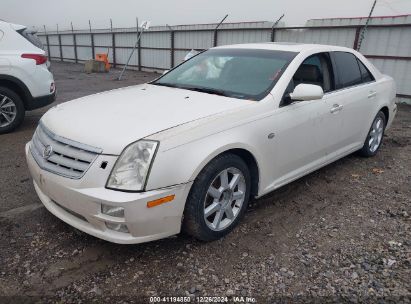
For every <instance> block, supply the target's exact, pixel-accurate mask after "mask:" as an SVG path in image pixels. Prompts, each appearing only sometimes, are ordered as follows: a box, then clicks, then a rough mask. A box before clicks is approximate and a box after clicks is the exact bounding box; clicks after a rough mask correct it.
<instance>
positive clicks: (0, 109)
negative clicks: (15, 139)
mask: <svg viewBox="0 0 411 304" xmlns="http://www.w3.org/2000/svg"><path fill="white" fill-rule="evenodd" d="M7 105H10V106H7ZM24 115H25V109H24V104H23V101H22V100H21V98H20V96H19V95H17V94H16V93H15V92H14V91H12V90H10V89H9V88H6V87H2V86H0V134H5V133H9V132H11V131H13V130H15V129H16V128H17V127H18V126H20V125H21V123H22V122H23V119H24Z"/></svg>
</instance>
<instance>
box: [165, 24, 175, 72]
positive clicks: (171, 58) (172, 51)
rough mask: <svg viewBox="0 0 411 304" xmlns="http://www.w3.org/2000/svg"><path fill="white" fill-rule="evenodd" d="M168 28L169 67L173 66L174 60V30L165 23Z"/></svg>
mask: <svg viewBox="0 0 411 304" xmlns="http://www.w3.org/2000/svg"><path fill="white" fill-rule="evenodd" d="M166 26H167V27H168V29H169V30H170V68H171V69H172V68H174V66H175V62H174V30H173V28H172V27H171V26H169V25H168V24H166Z"/></svg>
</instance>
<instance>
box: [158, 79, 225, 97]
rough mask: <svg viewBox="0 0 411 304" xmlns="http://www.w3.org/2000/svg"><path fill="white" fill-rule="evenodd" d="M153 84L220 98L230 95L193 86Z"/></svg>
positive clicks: (165, 83) (217, 90)
mask: <svg viewBox="0 0 411 304" xmlns="http://www.w3.org/2000/svg"><path fill="white" fill-rule="evenodd" d="M152 84H154V85H158V86H164V87H169V88H178V89H183V90H190V91H195V92H201V93H207V94H214V95H219V96H229V94H227V93H226V92H225V91H223V90H219V89H212V88H203V87H191V86H185V85H178V84H172V83H167V82H153V83H152Z"/></svg>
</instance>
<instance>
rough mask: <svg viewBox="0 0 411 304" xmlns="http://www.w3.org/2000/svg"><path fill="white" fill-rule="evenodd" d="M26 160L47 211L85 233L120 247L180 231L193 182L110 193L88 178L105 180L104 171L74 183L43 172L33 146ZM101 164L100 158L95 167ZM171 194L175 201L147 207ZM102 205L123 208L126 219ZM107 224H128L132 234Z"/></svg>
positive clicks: (92, 172) (94, 172) (27, 151)
mask: <svg viewBox="0 0 411 304" xmlns="http://www.w3.org/2000/svg"><path fill="white" fill-rule="evenodd" d="M26 158H27V164H28V167H29V170H30V174H31V176H32V178H33V183H34V188H35V190H36V192H37V194H38V196H39V198H40V200H41V201H42V203H43V204H44V206H45V207H46V208H47V210H49V211H50V212H51V213H52V214H54V215H55V216H56V217H58V218H60V219H61V220H63V221H64V222H66V223H67V224H69V225H71V226H73V227H75V228H77V229H79V230H81V231H84V232H86V233H88V234H91V235H93V236H95V237H98V238H101V239H104V240H107V241H110V242H113V243H118V244H136V243H143V242H149V241H153V240H158V239H161V238H165V237H168V236H171V235H175V234H178V233H179V232H180V229H181V220H182V215H183V211H184V206H185V202H186V199H187V196H188V192H189V190H190V187H191V184H192V183H187V184H182V185H178V186H173V187H169V188H164V189H158V190H152V191H147V192H141V193H126V192H120V191H114V190H109V189H106V188H104V186H101V187H96V186H93V185H91V184H90V183H89V182H87V179H89V180H90V179H93V178H94V177H95V178H96V179H97V180H103V179H105V178H103V179H102V178H101V175H102V172H100V171H96V170H93V168H90V170H89V171H88V172H87V173H86V175H85V176H84V177H83V178H82V179H80V180H71V179H68V178H65V177H62V176H58V175H56V174H53V173H50V172H48V171H45V170H42V169H41V168H40V167H39V166H38V165H37V163H36V161H35V160H34V158H33V156H32V155H31V152H30V147H29V143H28V144H27V145H26ZM98 163H99V160H98V159H97V160H96V161H95V162H94V164H98ZM92 167H93V166H92ZM99 169H100V168H99ZM97 175H99V176H97ZM83 179H85V180H83ZM103 185H104V184H103ZM169 195H175V198H174V200H173V201H171V202H169V203H165V204H162V205H159V206H157V207H153V208H147V202H149V201H152V200H155V199H159V198H162V197H165V196H169ZM102 204H106V205H110V206H119V207H123V208H124V217H112V216H109V215H105V214H103V213H102V212H101V206H102ZM106 223H113V224H124V225H126V226H127V228H128V231H129V233H125V232H118V231H115V230H111V229H108V228H107V227H106Z"/></svg>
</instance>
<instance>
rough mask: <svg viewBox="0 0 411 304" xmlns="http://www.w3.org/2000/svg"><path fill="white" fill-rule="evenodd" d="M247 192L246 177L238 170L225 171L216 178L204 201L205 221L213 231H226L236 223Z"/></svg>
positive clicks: (232, 168)
mask: <svg viewBox="0 0 411 304" xmlns="http://www.w3.org/2000/svg"><path fill="white" fill-rule="evenodd" d="M246 190H247V186H246V182H245V178H244V175H243V173H242V172H241V171H240V170H238V169H237V168H234V167H231V168H228V169H225V170H223V171H221V172H220V173H219V174H218V175H217V176H216V177H215V178H214V180H213V181H212V183H211V185H210V186H209V188H208V191H207V194H206V197H205V200H204V219H205V222H206V224H207V226H208V227H209V228H210V229H211V230H213V231H221V230H224V229H226V228H227V227H229V226H230V225H231V224H232V223H233V222H234V220H235V219H236V218H237V216H238V215H239V213H240V211H241V207H242V205H243V203H244V199H245V195H246Z"/></svg>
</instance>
